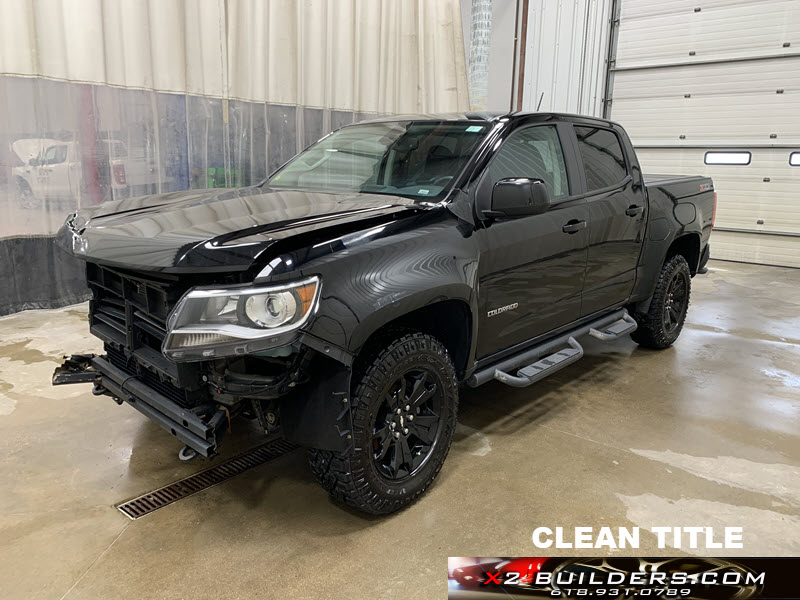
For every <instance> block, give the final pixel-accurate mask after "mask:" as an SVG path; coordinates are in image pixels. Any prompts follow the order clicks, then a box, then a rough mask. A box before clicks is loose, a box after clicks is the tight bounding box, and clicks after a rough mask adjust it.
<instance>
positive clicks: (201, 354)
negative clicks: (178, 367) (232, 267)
mask: <svg viewBox="0 0 800 600" xmlns="http://www.w3.org/2000/svg"><path fill="white" fill-rule="evenodd" d="M320 287H321V284H320V280H319V277H311V278H309V279H304V280H302V281H297V282H293V283H290V284H285V285H270V286H259V287H251V288H241V289H205V288H195V289H192V290H190V291H189V292H188V293H187V294H186V295H184V296H183V298H181V300H180V301H179V302H178V304H177V306H176V307H175V309H174V310H173V311H172V313H171V314H170V316H169V319H168V320H167V329H168V332H167V338H166V340H164V347H163V352H164V355H165V356H167V357H168V358H171V359H172V360H175V361H191V360H208V359H213V358H218V357H221V356H232V355H236V354H250V353H253V352H257V351H259V350H265V349H267V348H271V347H274V346H276V345H282V344H285V343H288V342H289V341H291V335H287V334H291V333H292V332H294V331H295V330H297V329H299V328H300V327H302V326H303V325H304V324H305V323H306V321H308V319H309V317H310V316H311V314H312V313H313V312H314V309H315V307H316V303H317V300H318V298H319V291H320Z"/></svg>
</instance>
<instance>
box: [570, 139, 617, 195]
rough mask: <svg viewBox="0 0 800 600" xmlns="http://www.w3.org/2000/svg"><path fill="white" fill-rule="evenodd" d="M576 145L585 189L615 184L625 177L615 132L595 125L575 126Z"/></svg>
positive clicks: (601, 187) (595, 188)
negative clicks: (581, 161) (583, 173)
mask: <svg viewBox="0 0 800 600" xmlns="http://www.w3.org/2000/svg"><path fill="white" fill-rule="evenodd" d="M575 133H576V134H577V136H578V147H579V148H580V151H581V158H582V159H583V166H584V170H585V171H586V188H587V191H589V192H591V191H592V190H601V189H603V188H607V187H610V186H612V185H617V184H618V183H619V182H620V181H622V180H623V179H625V176H626V175H627V174H628V170H627V168H626V167H625V155H624V154H622V145H621V144H620V143H619V138H618V137H617V134H616V133H614V132H613V131H609V130H608V129H598V128H597V127H577V126H576V127H575Z"/></svg>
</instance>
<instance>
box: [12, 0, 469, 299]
mask: <svg viewBox="0 0 800 600" xmlns="http://www.w3.org/2000/svg"><path fill="white" fill-rule="evenodd" d="M467 108H468V94H467V82H466V65H465V59H464V52H463V40H462V29H461V15H460V6H459V2H458V0H267V1H261V0H236V1H233V0H149V1H145V0H142V1H136V2H123V1H121V0H36V1H30V2H29V1H26V0H2V1H0V280H2V281H3V283H4V285H3V286H0V314H4V313H7V312H11V311H14V310H20V309H23V308H35V307H41V306H51V305H55V304H60V303H63V302H66V301H72V300H75V299H77V298H79V297H80V294H81V293H82V289H83V286H82V283H81V277H82V275H81V269H80V265H77V264H71V263H69V264H68V263H65V262H64V257H63V256H62V255H60V254H59V253H58V252H57V251H56V250H55V249H54V248H53V245H52V239H51V238H50V237H48V236H50V235H51V234H52V233H53V232H55V230H56V229H57V228H58V227H59V226H60V224H61V223H62V222H63V220H64V217H65V215H66V214H67V213H68V212H70V211H71V210H74V209H75V208H76V207H78V206H86V205H93V204H97V203H99V202H104V201H107V200H111V199H116V198H122V197H130V196H132V195H140V194H152V193H159V192H168V191H173V190H179V189H187V188H204V187H231V186H242V185H251V184H254V183H257V182H258V181H260V180H262V179H263V178H264V177H266V175H267V174H268V173H269V172H270V171H272V170H273V169H275V168H276V167H277V166H279V165H280V164H282V163H283V162H285V161H286V160H288V159H289V158H290V157H291V156H293V155H294V154H295V153H296V152H297V151H298V150H300V149H302V148H303V147H305V146H307V145H308V144H310V143H312V142H314V141H315V140H317V139H319V138H320V137H321V136H322V135H324V134H325V133H327V132H328V131H330V130H331V129H335V128H337V127H340V126H341V125H344V124H347V123H351V122H353V121H354V120H360V119H362V118H369V117H373V116H375V115H377V114H381V113H406V112H446V111H458V110H466V109H467ZM32 159H33V162H31V161H32ZM23 264H26V265H27V266H28V267H30V266H31V265H33V266H34V268H33V269H31V268H22V265H23ZM34 271H35V272H36V277H34V276H33V273H34Z"/></svg>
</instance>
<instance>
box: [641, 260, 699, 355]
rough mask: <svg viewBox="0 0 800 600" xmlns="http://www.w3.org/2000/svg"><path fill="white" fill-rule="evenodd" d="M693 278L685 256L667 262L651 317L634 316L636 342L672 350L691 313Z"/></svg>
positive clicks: (660, 279) (660, 276) (652, 305)
mask: <svg viewBox="0 0 800 600" xmlns="http://www.w3.org/2000/svg"><path fill="white" fill-rule="evenodd" d="M691 286H692V274H691V271H690V270H689V263H687V262H686V259H685V258H684V257H683V256H681V255H679V254H678V255H676V256H673V257H672V258H670V259H669V260H667V262H665V263H664V266H663V267H661V274H660V275H659V278H658V283H657V284H656V291H655V293H654V294H653V299H652V301H651V302H650V308H649V310H648V311H647V314H641V313H640V314H634V319H636V323H637V324H638V328H637V329H636V331H634V332H633V333H632V334H631V337H632V338H633V340H634V341H635V342H636V343H638V344H639V345H640V346H644V347H646V348H656V349H662V348H668V347H669V346H671V345H672V344H674V343H675V340H677V339H678V336H679V335H680V334H681V330H682V329H683V324H684V321H685V320H686V312H687V311H688V309H689V295H690V293H691Z"/></svg>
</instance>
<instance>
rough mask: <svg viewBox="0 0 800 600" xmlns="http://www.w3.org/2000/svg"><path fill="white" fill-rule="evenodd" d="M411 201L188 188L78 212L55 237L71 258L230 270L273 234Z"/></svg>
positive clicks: (249, 260) (396, 208) (252, 257)
mask: <svg viewBox="0 0 800 600" xmlns="http://www.w3.org/2000/svg"><path fill="white" fill-rule="evenodd" d="M415 207H417V208H418V205H415V204H414V202H413V201H411V200H409V199H407V198H403V197H398V196H388V195H378V194H335V193H324V192H303V191H296V190H276V189H270V188H259V187H250V188H241V189H235V190H192V191H186V192H175V193H170V194H162V195H158V196H146V197H142V198H131V199H129V200H120V201H117V202H109V203H106V204H103V205H101V206H98V207H94V208H90V209H84V210H81V211H78V213H76V214H74V215H71V216H70V218H68V219H67V223H66V224H65V225H64V226H63V227H62V228H61V230H60V231H59V235H58V243H59V245H61V246H62V247H63V248H65V249H66V250H68V251H70V252H71V253H73V254H74V255H75V256H77V257H79V258H83V259H86V260H91V261H94V262H101V263H106V264H111V265H114V264H116V265H119V266H124V267H126V268H132V269H145V270H157V271H167V272H181V271H194V272H196V271H231V270H233V271H236V270H245V269H247V268H249V267H250V266H251V265H253V263H254V262H255V261H257V260H258V259H259V257H261V255H262V254H263V253H264V251H265V250H267V249H268V248H269V247H270V246H271V245H272V244H274V243H275V242H276V241H278V240H280V239H284V238H287V237H290V236H294V235H298V234H302V233H307V232H310V231H314V230H316V229H320V228H323V227H329V226H333V225H336V226H340V225H344V224H347V223H353V222H356V221H360V220H362V219H367V218H374V217H379V216H389V215H392V214H393V213H397V212H400V211H405V210H410V209H413V208H415Z"/></svg>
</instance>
